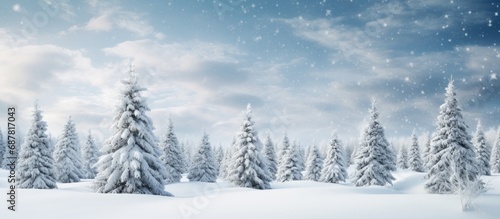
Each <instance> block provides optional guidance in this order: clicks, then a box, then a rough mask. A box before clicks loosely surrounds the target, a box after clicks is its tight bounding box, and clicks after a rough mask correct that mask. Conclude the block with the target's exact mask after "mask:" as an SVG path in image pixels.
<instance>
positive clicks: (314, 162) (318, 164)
mask: <svg viewBox="0 0 500 219" xmlns="http://www.w3.org/2000/svg"><path fill="white" fill-rule="evenodd" d="M308 151H309V152H308V156H307V159H306V172H305V179H307V180H313V181H318V180H319V179H320V177H321V168H322V167H323V158H322V157H321V153H320V152H319V150H318V148H317V147H316V145H312V146H310V147H309V150H308Z"/></svg>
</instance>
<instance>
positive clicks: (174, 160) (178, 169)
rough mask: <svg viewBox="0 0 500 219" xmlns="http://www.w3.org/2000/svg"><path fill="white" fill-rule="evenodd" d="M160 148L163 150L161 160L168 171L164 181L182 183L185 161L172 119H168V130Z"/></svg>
mask: <svg viewBox="0 0 500 219" xmlns="http://www.w3.org/2000/svg"><path fill="white" fill-rule="evenodd" d="M160 148H161V150H162V155H161V156H160V160H161V162H162V163H163V165H164V166H165V169H166V171H167V172H166V175H165V179H164V181H165V183H175V182H180V181H181V178H182V173H183V172H184V171H185V170H184V167H185V164H184V162H185V161H184V157H183V156H182V150H181V147H180V145H179V141H178V140H177V137H176V136H175V132H174V124H173V123H172V119H170V118H169V119H168V129H167V132H166V133H165V136H164V137H163V139H162V142H161V144H160Z"/></svg>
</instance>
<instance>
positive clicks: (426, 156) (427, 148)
mask: <svg viewBox="0 0 500 219" xmlns="http://www.w3.org/2000/svg"><path fill="white" fill-rule="evenodd" d="M431 139H432V137H431V135H430V134H429V135H427V138H426V141H425V145H424V151H423V152H422V158H423V166H424V169H425V170H429V169H430V166H429V163H430V162H429V161H430V160H431V156H432V154H431Z"/></svg>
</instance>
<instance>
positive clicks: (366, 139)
mask: <svg viewBox="0 0 500 219" xmlns="http://www.w3.org/2000/svg"><path fill="white" fill-rule="evenodd" d="M369 112H370V119H369V122H368V125H367V126H366V127H365V129H364V131H363V135H362V138H361V142H360V145H359V148H358V152H357V154H356V155H357V156H356V160H355V162H356V163H355V165H356V170H355V172H354V175H353V178H352V181H353V183H354V185H355V186H370V185H380V186H383V185H385V184H387V183H389V184H391V185H392V181H393V180H394V177H393V176H392V174H391V172H390V171H391V170H393V169H394V168H395V165H394V163H395V162H394V156H393V153H394V152H393V150H392V149H391V148H390V145H389V142H388V141H387V139H386V138H385V134H384V128H383V127H382V125H381V124H380V122H379V121H378V117H379V114H378V112H377V108H376V107H375V101H372V107H371V109H370V111H369Z"/></svg>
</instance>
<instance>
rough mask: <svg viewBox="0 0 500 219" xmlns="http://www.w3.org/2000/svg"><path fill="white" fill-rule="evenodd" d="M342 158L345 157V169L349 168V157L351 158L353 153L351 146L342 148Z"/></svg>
mask: <svg viewBox="0 0 500 219" xmlns="http://www.w3.org/2000/svg"><path fill="white" fill-rule="evenodd" d="M344 152H345V153H344V154H345V155H344V156H345V167H346V168H348V167H349V166H351V157H352V154H353V152H354V150H353V147H351V146H347V145H346V146H345V147H344Z"/></svg>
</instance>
